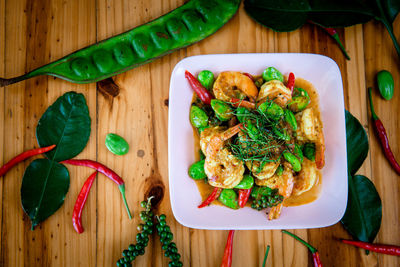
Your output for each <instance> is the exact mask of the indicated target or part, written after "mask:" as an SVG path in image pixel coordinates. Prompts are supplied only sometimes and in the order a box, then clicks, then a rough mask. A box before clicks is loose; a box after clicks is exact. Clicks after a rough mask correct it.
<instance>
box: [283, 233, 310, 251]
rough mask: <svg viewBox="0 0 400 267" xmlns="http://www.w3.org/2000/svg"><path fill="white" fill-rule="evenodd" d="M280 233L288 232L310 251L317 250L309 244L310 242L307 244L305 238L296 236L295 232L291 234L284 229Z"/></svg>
mask: <svg viewBox="0 0 400 267" xmlns="http://www.w3.org/2000/svg"><path fill="white" fill-rule="evenodd" d="M282 233H285V234H288V235H290V236H291V237H293V238H294V239H296V240H297V241H300V242H301V243H302V244H303V245H305V246H306V247H308V249H309V250H310V251H311V253H315V252H317V249H316V248H314V247H313V246H311V245H310V244H308V243H307V242H306V241H305V240H303V239H301V238H300V237H298V236H297V235H295V234H292V233H291V232H288V231H286V230H282Z"/></svg>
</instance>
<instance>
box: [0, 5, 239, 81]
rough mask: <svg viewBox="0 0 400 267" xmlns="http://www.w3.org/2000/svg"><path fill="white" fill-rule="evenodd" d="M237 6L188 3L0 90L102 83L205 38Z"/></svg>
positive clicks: (34, 71)
mask: <svg viewBox="0 0 400 267" xmlns="http://www.w3.org/2000/svg"><path fill="white" fill-rule="evenodd" d="M239 4H240V1H239V0H230V1H223V0H192V1H189V2H187V3H186V4H184V5H182V6H181V7H178V8H176V9H175V10H172V11H171V12H169V13H167V14H165V15H164V16H161V17H159V18H157V19H155V20H153V21H151V22H149V23H145V24H143V25H140V26H138V27H136V28H134V29H131V30H129V31H127V32H124V33H122V34H120V35H117V36H114V37H111V38H109V39H106V40H103V41H101V42H99V43H96V44H93V45H91V46H88V47H86V48H83V49H81V50H78V51H76V52H74V53H72V54H69V55H67V56H65V57H63V58H61V59H59V60H57V61H54V62H52V63H50V64H47V65H45V66H43V67H40V68H38V69H35V70H33V71H31V72H29V73H27V74H25V75H22V76H19V77H15V78H10V79H3V78H0V87H3V86H6V85H9V84H13V83H16V82H19V81H22V80H26V79H29V78H32V77H35V76H39V75H44V74H46V75H52V76H56V77H59V78H62V79H64V80H67V81H71V82H76V83H90V82H96V81H100V80H103V79H106V78H108V77H111V76H114V75H116V74H119V73H122V72H124V71H127V70H129V69H132V68H135V67H138V66H140V65H143V64H146V63H148V62H150V61H152V60H153V59H156V58H159V57H161V56H164V55H166V54H169V53H171V52H173V51H175V50H177V49H180V48H183V47H186V46H188V45H191V44H193V43H196V42H198V41H200V40H202V39H204V38H206V37H208V36H209V35H211V34H213V33H214V32H216V31H217V30H218V29H219V28H221V27H222V26H223V25H224V24H225V23H227V22H228V21H229V20H230V19H231V18H232V17H233V15H234V14H235V13H236V12H237V10H238V8H239ZM215 18H218V19H215Z"/></svg>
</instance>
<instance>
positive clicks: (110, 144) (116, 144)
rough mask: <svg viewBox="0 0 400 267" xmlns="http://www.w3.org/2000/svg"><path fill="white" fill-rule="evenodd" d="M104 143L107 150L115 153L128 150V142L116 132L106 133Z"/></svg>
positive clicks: (123, 152) (118, 153)
mask: <svg viewBox="0 0 400 267" xmlns="http://www.w3.org/2000/svg"><path fill="white" fill-rule="evenodd" d="M105 143H106V147H107V148H108V150H110V152H111V153H113V154H115V155H125V154H126V153H128V151H129V144H128V142H126V140H125V139H124V138H122V137H121V136H119V135H117V134H113V133H109V134H107V136H106V141H105Z"/></svg>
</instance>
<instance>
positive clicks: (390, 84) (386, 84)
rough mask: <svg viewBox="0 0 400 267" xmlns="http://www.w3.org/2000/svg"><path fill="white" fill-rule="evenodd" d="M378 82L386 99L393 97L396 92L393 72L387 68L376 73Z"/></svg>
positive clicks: (380, 90)
mask: <svg viewBox="0 0 400 267" xmlns="http://www.w3.org/2000/svg"><path fill="white" fill-rule="evenodd" d="M376 82H377V84H378V88H379V92H380V93H381V96H382V97H383V98H384V99H386V100H390V99H392V97H393V93H394V80H393V76H392V74H391V73H390V72H389V71H387V70H381V71H380V72H378V74H377V75H376Z"/></svg>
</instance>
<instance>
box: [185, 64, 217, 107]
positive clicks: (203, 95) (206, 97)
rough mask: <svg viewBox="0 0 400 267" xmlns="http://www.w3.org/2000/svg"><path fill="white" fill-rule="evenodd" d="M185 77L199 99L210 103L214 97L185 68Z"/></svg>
mask: <svg viewBox="0 0 400 267" xmlns="http://www.w3.org/2000/svg"><path fill="white" fill-rule="evenodd" d="M185 77H186V79H187V80H188V82H189V84H190V86H191V87H192V89H193V91H195V92H196V94H197V96H198V97H199V98H200V100H201V101H203V103H204V104H207V105H210V103H211V99H213V98H214V97H213V96H212V94H211V93H210V92H209V91H208V90H207V89H206V88H205V87H204V86H203V85H202V84H201V83H200V82H199V81H198V80H197V79H196V77H194V76H193V75H192V74H191V73H190V72H188V71H187V70H186V71H185Z"/></svg>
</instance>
